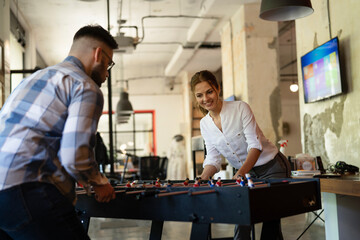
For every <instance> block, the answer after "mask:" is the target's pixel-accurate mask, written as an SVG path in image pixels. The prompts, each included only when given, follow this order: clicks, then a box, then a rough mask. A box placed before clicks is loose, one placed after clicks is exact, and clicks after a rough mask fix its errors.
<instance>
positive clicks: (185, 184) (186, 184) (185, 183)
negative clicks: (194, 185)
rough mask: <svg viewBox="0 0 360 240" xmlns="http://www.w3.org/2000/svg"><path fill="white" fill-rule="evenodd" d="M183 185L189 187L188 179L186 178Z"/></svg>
mask: <svg viewBox="0 0 360 240" xmlns="http://www.w3.org/2000/svg"><path fill="white" fill-rule="evenodd" d="M183 184H184V186H188V185H189V178H186V179H185V182H184V183H183Z"/></svg>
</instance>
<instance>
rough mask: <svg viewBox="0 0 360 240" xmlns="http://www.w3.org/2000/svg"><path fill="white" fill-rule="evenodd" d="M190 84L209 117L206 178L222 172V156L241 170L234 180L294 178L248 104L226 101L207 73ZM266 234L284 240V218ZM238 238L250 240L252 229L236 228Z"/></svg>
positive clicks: (267, 225)
mask: <svg viewBox="0 0 360 240" xmlns="http://www.w3.org/2000/svg"><path fill="white" fill-rule="evenodd" d="M190 85H191V91H192V93H193V95H194V98H195V100H196V103H197V106H198V107H199V109H200V110H201V111H202V112H203V113H204V115H205V116H204V117H203V118H202V119H201V121H200V131H201V135H202V137H203V138H204V141H205V146H206V153H207V154H206V157H205V160H204V163H203V167H204V170H203V172H202V174H201V178H202V179H209V178H210V177H213V175H214V174H215V173H217V172H219V170H220V167H221V160H222V158H221V156H223V157H225V158H226V159H227V160H228V161H229V163H230V164H231V165H232V166H233V167H234V168H235V169H238V171H237V172H236V174H235V175H234V177H233V178H237V177H238V176H242V177H245V175H246V174H249V173H250V174H251V177H254V178H264V179H266V178H286V177H289V176H290V166H289V162H288V160H287V159H286V157H285V156H284V155H283V154H282V153H280V152H279V151H278V149H277V148H276V147H275V145H274V144H272V143H271V142H270V141H269V140H268V139H267V138H266V137H265V136H264V134H263V132H262V131H261V129H260V128H259V126H258V124H257V122H256V120H255V116H254V114H253V113H252V110H251V108H250V106H249V105H248V104H247V103H245V102H243V101H223V100H222V99H221V98H220V91H221V89H220V86H219V84H218V83H217V81H216V77H215V76H214V75H213V74H212V73H211V72H210V71H207V70H204V71H200V72H197V73H196V74H195V75H194V76H193V77H192V78H191V84H190ZM275 229H276V230H275ZM262 235H264V236H267V237H270V239H282V232H281V227H280V219H278V220H274V221H269V222H264V224H263V229H262ZM262 237H263V236H262ZM234 239H250V227H246V226H245V227H244V226H236V228H235V237H234ZM262 239H264V238H262Z"/></svg>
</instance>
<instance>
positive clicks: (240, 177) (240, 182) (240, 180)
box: [236, 175, 245, 187]
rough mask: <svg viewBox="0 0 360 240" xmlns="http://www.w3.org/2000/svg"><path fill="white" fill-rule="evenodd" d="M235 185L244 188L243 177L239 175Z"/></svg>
mask: <svg viewBox="0 0 360 240" xmlns="http://www.w3.org/2000/svg"><path fill="white" fill-rule="evenodd" d="M236 184H237V185H240V186H242V187H243V186H245V180H244V177H243V176H241V175H238V176H237V177H236Z"/></svg>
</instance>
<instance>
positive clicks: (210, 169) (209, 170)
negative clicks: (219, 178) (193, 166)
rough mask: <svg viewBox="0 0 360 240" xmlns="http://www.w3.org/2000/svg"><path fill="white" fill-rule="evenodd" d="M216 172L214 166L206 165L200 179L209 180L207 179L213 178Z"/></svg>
mask: <svg viewBox="0 0 360 240" xmlns="http://www.w3.org/2000/svg"><path fill="white" fill-rule="evenodd" d="M216 172H217V169H216V167H215V166H212V165H206V166H205V168H204V170H203V172H202V174H201V176H200V177H201V179H209V177H212V176H214V174H215V173H216Z"/></svg>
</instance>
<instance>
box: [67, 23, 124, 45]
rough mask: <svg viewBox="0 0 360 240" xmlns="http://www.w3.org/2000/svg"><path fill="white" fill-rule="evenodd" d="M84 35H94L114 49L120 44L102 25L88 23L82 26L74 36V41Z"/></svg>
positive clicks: (93, 36)
mask: <svg viewBox="0 0 360 240" xmlns="http://www.w3.org/2000/svg"><path fill="white" fill-rule="evenodd" d="M82 37H92V38H94V39H96V40H98V41H101V42H104V43H105V44H106V45H108V46H109V47H110V48H112V49H116V48H118V44H117V43H116V41H115V39H114V38H113V37H112V36H111V34H110V33H109V32H108V31H106V30H105V29H104V28H102V27H101V26H100V25H87V26H85V27H82V28H80V29H79V30H78V31H77V32H76V33H75V36H74V39H73V40H74V41H75V40H77V39H79V38H82Z"/></svg>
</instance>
